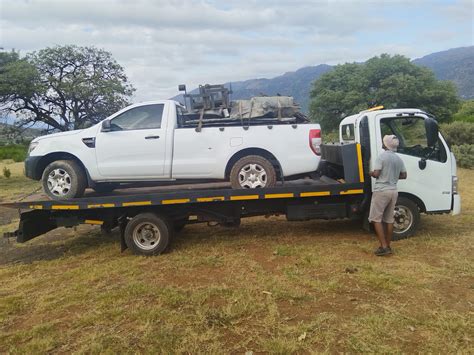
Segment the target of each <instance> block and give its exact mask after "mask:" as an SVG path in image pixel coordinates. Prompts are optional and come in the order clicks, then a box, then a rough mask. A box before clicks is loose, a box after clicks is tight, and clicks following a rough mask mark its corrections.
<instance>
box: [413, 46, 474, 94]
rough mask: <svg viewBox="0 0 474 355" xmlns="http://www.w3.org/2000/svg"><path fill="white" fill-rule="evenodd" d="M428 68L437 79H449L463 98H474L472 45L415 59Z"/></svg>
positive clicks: (473, 55) (417, 62)
mask: <svg viewBox="0 0 474 355" xmlns="http://www.w3.org/2000/svg"><path fill="white" fill-rule="evenodd" d="M413 63H415V64H417V65H421V66H424V67H428V68H430V69H431V70H432V71H433V72H434V73H435V75H436V77H437V78H438V79H439V80H451V81H453V82H454V83H455V84H456V86H457V88H458V93H459V96H461V97H462V98H463V99H472V98H474V46H471V47H460V48H453V49H448V50H447V51H442V52H437V53H433V54H429V55H426V56H424V57H422V58H419V59H415V60H414V61H413Z"/></svg>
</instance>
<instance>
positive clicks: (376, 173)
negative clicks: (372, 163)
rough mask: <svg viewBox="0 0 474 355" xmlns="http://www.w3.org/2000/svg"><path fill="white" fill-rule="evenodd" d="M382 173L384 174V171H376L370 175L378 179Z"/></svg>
mask: <svg viewBox="0 0 474 355" xmlns="http://www.w3.org/2000/svg"><path fill="white" fill-rule="evenodd" d="M381 172H382V170H374V171H371V172H369V175H370V176H372V177H374V178H378V177H379V176H380V173H381Z"/></svg>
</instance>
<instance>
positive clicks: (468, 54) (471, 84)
mask: <svg viewBox="0 0 474 355" xmlns="http://www.w3.org/2000/svg"><path fill="white" fill-rule="evenodd" d="M413 63H415V64H417V65H421V66H426V67H428V68H430V69H431V70H433V72H434V73H435V75H436V77H437V78H438V79H440V80H452V81H453V82H454V83H455V84H456V86H457V88H458V92H459V95H460V96H461V97H462V98H464V99H471V98H474V46H471V47H461V48H454V49H449V50H447V51H443V52H437V53H433V54H429V55H427V56H424V57H422V58H419V59H415V60H413ZM331 69H332V66H330V65H327V64H320V65H317V66H310V67H304V68H301V69H298V70H296V71H293V72H287V73H285V74H283V75H280V76H277V77H275V78H272V79H250V80H245V81H235V82H232V91H233V94H232V97H231V98H232V100H236V99H248V98H250V97H252V96H255V95H260V94H265V95H276V94H281V95H289V96H293V97H294V98H295V100H296V101H297V102H298V103H299V104H300V105H301V109H302V111H303V112H306V113H307V112H308V107H309V93H310V91H311V84H312V82H313V81H314V80H316V79H318V78H319V77H320V76H321V75H322V74H324V73H326V72H328V71H330V70H331ZM203 84H206V83H203ZM210 84H214V83H210ZM225 85H226V86H227V87H229V83H226V84H225ZM174 99H176V100H179V101H181V102H182V96H181V95H178V96H175V97H174Z"/></svg>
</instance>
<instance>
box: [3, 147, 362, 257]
mask: <svg viewBox="0 0 474 355" xmlns="http://www.w3.org/2000/svg"><path fill="white" fill-rule="evenodd" d="M322 158H323V161H324V162H325V164H328V165H330V167H332V168H331V170H332V171H338V172H339V173H338V174H339V176H337V175H338V174H335V175H336V176H334V174H333V176H332V177H329V176H326V175H320V176H318V177H317V178H313V179H309V178H308V179H301V180H296V181H288V182H283V183H281V184H279V185H277V186H276V187H274V188H264V189H241V190H240V189H231V188H229V187H227V186H226V185H225V184H224V185H222V184H220V185H219V184H218V185H206V184H204V185H202V184H201V185H196V186H189V185H187V186H185V187H183V186H181V187H180V186H175V187H170V186H167V187H165V188H163V187H161V188H135V189H128V190H127V189H125V190H119V191H117V192H114V193H111V194H109V195H101V196H97V195H94V194H92V195H89V196H86V197H83V198H78V199H74V200H66V201H53V200H46V199H40V200H30V201H21V202H12V203H5V204H2V206H3V207H9V208H15V209H18V210H19V211H20V224H19V227H18V230H16V231H15V232H13V233H6V235H5V236H6V237H16V238H17V241H18V242H26V241H28V240H30V239H32V238H35V237H37V236H39V235H42V234H44V233H47V232H48V231H50V230H53V229H55V228H58V227H73V226H76V225H79V224H83V223H86V224H97V225H101V226H102V228H103V229H105V230H111V229H112V228H115V227H119V228H120V231H121V233H120V235H121V241H122V243H121V245H122V250H124V249H126V248H127V247H128V248H130V249H132V251H133V252H135V253H136V254H143V255H154V254H159V253H161V252H162V251H164V250H165V249H166V247H167V245H168V242H169V239H170V238H171V236H172V235H173V233H176V232H177V231H179V230H180V229H182V228H183V227H184V226H185V225H186V224H190V223H202V222H217V223H221V224H223V225H225V226H238V225H239V224H240V219H241V218H244V217H250V216H258V215H270V214H283V215H286V217H287V219H288V220H289V221H298V220H309V219H334V218H356V217H361V216H363V215H364V212H365V210H366V209H367V205H368V199H369V197H370V187H369V188H368V186H370V184H369V185H368V184H367V183H366V182H367V180H368V177H367V176H366V175H365V173H364V160H363V156H362V151H361V146H360V144H346V145H326V146H325V149H323V154H322ZM209 186H213V187H212V188H209Z"/></svg>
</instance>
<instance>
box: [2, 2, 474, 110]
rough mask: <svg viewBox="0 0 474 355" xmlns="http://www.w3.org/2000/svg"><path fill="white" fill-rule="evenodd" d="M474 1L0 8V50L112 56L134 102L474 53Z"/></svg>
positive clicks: (66, 4)
mask: <svg viewBox="0 0 474 355" xmlns="http://www.w3.org/2000/svg"><path fill="white" fill-rule="evenodd" d="M473 36H474V0H443V1H442V0H385V1H382V0H379V1H376V0H372V1H365V0H326V1H318V0H315V1H310V0H293V1H291V0H282V1H278V0H273V1H272V0H248V1H245V0H239V1H238V0H224V1H223V0H196V1H194V0H181V1H177V0H155V1H153V0H95V1H94V0H80V1H78V0H0V47H3V48H4V50H11V49H15V50H18V51H20V53H21V54H22V55H24V54H26V53H28V52H31V51H35V50H39V49H42V48H45V47H50V46H55V45H65V44H75V45H79V46H95V47H98V48H103V49H105V50H107V51H109V52H111V53H112V55H113V56H114V58H115V59H116V60H117V61H118V62H119V64H121V65H122V66H123V67H124V69H125V72H126V74H127V76H128V78H129V79H130V82H131V83H132V84H133V85H134V87H135V88H136V89H137V91H136V93H135V95H134V98H133V101H135V102H140V101H146V100H157V99H165V98H169V97H172V96H174V95H176V94H177V93H178V92H177V87H178V85H179V84H186V85H187V87H188V88H194V87H196V86H197V85H198V84H205V83H211V84H216V83H224V82H229V81H239V80H246V79H254V78H271V77H275V76H278V75H281V74H283V73H285V72H289V71H295V70H297V69H299V68H301V67H304V66H309V65H318V64H339V63H345V62H353V61H364V60H366V59H368V58H371V57H373V56H375V55H380V54H382V53H390V54H403V55H405V56H407V57H410V58H418V57H422V56H424V55H426V54H430V53H433V52H437V51H442V50H446V49H449V48H455V47H462V46H470V45H473Z"/></svg>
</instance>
